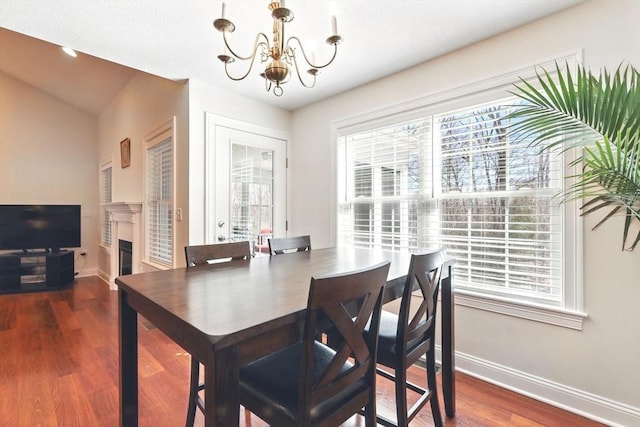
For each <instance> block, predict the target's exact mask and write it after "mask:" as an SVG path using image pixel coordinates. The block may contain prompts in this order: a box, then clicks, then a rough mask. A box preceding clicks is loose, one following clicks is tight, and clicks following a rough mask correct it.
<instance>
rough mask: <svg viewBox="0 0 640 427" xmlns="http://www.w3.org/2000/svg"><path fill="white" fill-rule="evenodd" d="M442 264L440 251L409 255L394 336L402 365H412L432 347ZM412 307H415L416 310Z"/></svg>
mask: <svg viewBox="0 0 640 427" xmlns="http://www.w3.org/2000/svg"><path fill="white" fill-rule="evenodd" d="M443 262H444V253H443V251H442V250H438V251H435V252H430V253H426V254H419V255H415V254H414V255H411V263H410V264H409V272H408V274H407V279H406V282H405V286H404V290H403V292H402V301H401V303H400V312H399V313H398V332H397V334H396V348H397V349H402V351H398V352H397V355H398V357H402V358H405V366H408V365H411V364H413V363H415V362H416V361H417V360H418V359H419V358H420V357H422V356H423V355H424V354H425V353H426V351H427V350H429V348H430V347H431V346H433V345H435V343H434V342H433V341H434V339H435V329H436V323H437V322H436V308H437V303H438V291H439V289H440V275H441V273H442V265H443ZM417 291H418V292H417ZM415 304H418V307H417V308H415ZM412 305H413V307H412Z"/></svg>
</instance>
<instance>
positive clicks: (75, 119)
mask: <svg viewBox="0 0 640 427" xmlns="http://www.w3.org/2000/svg"><path fill="white" fill-rule="evenodd" d="M96 149H97V118H96V117H94V116H92V115H91V114H89V113H86V112H84V111H81V110H78V109H76V108H73V107H71V106H69V105H67V104H65V103H63V102H61V101H59V100H58V99H56V98H53V97H51V96H50V95H47V94H45V93H43V92H41V91H39V90H37V89H35V88H33V87H32V86H29V85H27V84H25V83H23V82H21V81H19V80H16V79H14V78H13V77H10V76H8V75H6V74H4V73H0V203H1V204H9V203H13V204H29V203H42V204H80V205H81V206H82V248H76V249H74V250H75V251H76V264H75V268H76V271H77V272H78V273H79V274H80V275H91V274H95V270H96V265H97V247H98V246H97V245H98V239H97V236H98V215H97V214H98V212H97V203H98V195H97V193H96V191H95V190H96V188H97V187H98V180H97V174H96V167H95V165H96V163H97V160H96V159H97V154H96V153H97V150H96ZM80 252H86V253H87V256H86V257H80V255H79V254H80Z"/></svg>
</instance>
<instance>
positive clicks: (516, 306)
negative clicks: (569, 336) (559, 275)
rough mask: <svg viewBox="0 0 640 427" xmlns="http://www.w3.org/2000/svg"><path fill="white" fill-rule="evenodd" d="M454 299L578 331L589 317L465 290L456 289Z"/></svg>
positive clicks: (459, 302)
mask: <svg viewBox="0 0 640 427" xmlns="http://www.w3.org/2000/svg"><path fill="white" fill-rule="evenodd" d="M454 301H455V303H456V304H458V305H462V306H465V307H472V308H476V309H478V310H485V311H490V312H493V313H499V314H505V315H507V316H513V317H519V318H522V319H527V320H533V321H535V322H541V323H548V324H550V325H555V326H562V327H564V328H569V329H576V330H578V331H581V330H582V323H583V321H584V319H586V318H587V317H588V315H587V314H586V313H581V312H576V311H570V310H564V309H561V308H555V307H545V306H541V305H535V304H527V303H523V302H519V301H513V300H508V299H503V298H497V297H493V296H487V295H481V294H477V293H474V292H470V291H463V290H455V297H454Z"/></svg>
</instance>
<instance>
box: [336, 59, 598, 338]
mask: <svg viewBox="0 0 640 427" xmlns="http://www.w3.org/2000/svg"><path fill="white" fill-rule="evenodd" d="M581 62H582V51H581V50H579V51H576V52H570V53H566V54H562V55H558V56H557V57H555V58H553V59H547V60H544V61H540V62H538V63H537V64H535V67H534V66H533V65H528V66H523V67H520V68H518V69H517V70H513V71H510V72H507V73H504V74H500V75H495V76H491V77H489V78H486V79H483V80H480V81H476V82H473V83H469V84H466V85H462V86H458V87H455V88H450V89H447V90H443V91H440V92H436V93H433V94H430V95H427V96H422V97H420V98H417V99H414V100H411V101H408V102H402V103H398V104H395V105H391V106H388V107H383V108H380V109H377V110H373V111H369V112H367V113H364V114H359V115H355V116H353V117H349V118H347V119H343V120H338V121H335V122H333V123H332V125H331V143H332V165H331V166H332V170H333V171H334V173H333V174H332V176H331V186H332V189H333V191H334V197H333V198H332V201H331V203H332V206H331V207H332V212H334V214H333V216H332V223H331V229H332V231H333V236H334V242H337V241H338V239H337V226H336V224H337V217H338V205H339V203H338V190H337V185H338V179H337V175H336V170H337V154H338V147H339V144H338V139H339V137H340V136H342V135H344V134H345V132H346V131H347V130H348V132H357V131H358V130H359V129H366V128H368V127H369V125H368V122H370V121H375V122H376V123H377V124H381V123H384V122H385V119H386V118H388V119H392V120H395V119H397V117H398V116H399V115H403V114H410V115H413V114H415V112H416V110H432V109H435V108H436V107H438V109H446V108H450V106H459V102H460V100H461V99H462V98H464V99H465V100H466V101H468V103H469V105H473V104H474V103H478V104H479V103H482V102H485V101H487V100H488V99H491V94H492V93H495V91H497V90H500V89H502V90H504V89H505V88H508V89H509V90H512V89H513V83H514V82H517V81H519V80H520V79H521V78H522V79H525V80H531V79H533V78H535V76H536V74H535V73H536V71H537V67H543V68H544V69H546V70H547V71H549V72H550V73H551V74H553V73H554V71H555V64H556V63H558V64H564V63H567V64H568V66H569V68H571V69H575V67H576V65H577V64H579V63H581ZM454 108H455V107H454ZM572 156H573V155H572ZM570 161H571V159H566V158H565V164H568V163H569V162H570ZM575 168H576V171H577V168H578V166H575ZM570 174H573V173H571V171H569V170H565V176H567V175H570ZM564 215H565V216H564V225H563V226H564V227H565V230H564V233H565V234H564V239H565V245H566V244H571V245H573V247H574V248H575V250H574V254H575V256H571V255H570V254H568V253H567V251H564V254H563V256H564V257H565V258H564V260H563V261H564V265H565V269H566V270H569V269H571V271H565V275H567V274H569V275H572V280H571V283H569V286H567V283H566V281H565V283H564V286H563V305H564V307H562V308H555V307H550V306H542V305H537V304H535V303H532V302H523V301H515V300H510V299H508V298H502V297H499V296H494V295H484V294H476V293H474V292H471V291H466V290H465V291H462V290H455V289H454V293H455V299H454V303H455V304H458V305H461V306H466V307H472V308H476V309H480V310H485V311H489V312H494V313H498V314H503V315H508V316H512V317H518V318H523V319H528V320H531V321H536V322H541V323H545V324H550V325H555V326H560V327H566V328H570V329H576V330H582V325H583V321H584V319H585V318H587V317H588V314H587V313H585V312H583V308H584V278H583V274H582V271H583V241H582V235H583V226H582V216H581V215H580V212H579V208H578V206H577V203H575V202H569V203H567V205H566V206H565V207H564ZM571 222H573V225H572V226H570V227H568V226H567V225H569V224H571ZM565 277H566V276H565ZM454 286H455V277H454Z"/></svg>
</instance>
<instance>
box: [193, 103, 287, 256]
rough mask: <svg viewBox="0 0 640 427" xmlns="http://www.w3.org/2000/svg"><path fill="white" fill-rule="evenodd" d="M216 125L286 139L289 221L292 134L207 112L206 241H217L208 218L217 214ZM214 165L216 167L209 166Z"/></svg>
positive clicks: (209, 242)
mask: <svg viewBox="0 0 640 427" xmlns="http://www.w3.org/2000/svg"><path fill="white" fill-rule="evenodd" d="M216 127H225V128H229V129H233V130H237V131H240V132H247V133H253V134H256V135H260V136H265V137H268V138H273V139H280V140H282V141H284V144H285V153H286V159H287V166H286V168H285V194H284V197H285V221H286V222H287V223H288V218H289V212H290V197H289V188H290V186H289V167H288V161H289V140H290V135H289V133H287V132H283V131H280V130H277V129H271V128H268V127H264V126H260V125H257V124H254V123H249V122H243V121H241V120H236V119H231V118H228V117H224V116H220V115H217V114H213V113H209V112H205V141H204V142H205V147H204V152H205V168H204V179H205V183H204V210H205V212H204V215H205V221H204V243H205V244H211V243H217V242H216V241H214V238H213V236H214V235H215V229H212V225H211V224H210V223H209V221H208V220H207V218H215V215H216V210H215V208H216V206H215V203H216V200H215V199H216V198H215V188H216V170H215V164H216V163H215V161H216V143H217V141H216ZM209 165H214V167H209Z"/></svg>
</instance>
